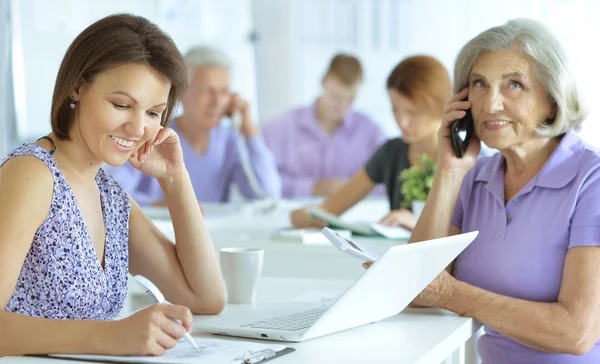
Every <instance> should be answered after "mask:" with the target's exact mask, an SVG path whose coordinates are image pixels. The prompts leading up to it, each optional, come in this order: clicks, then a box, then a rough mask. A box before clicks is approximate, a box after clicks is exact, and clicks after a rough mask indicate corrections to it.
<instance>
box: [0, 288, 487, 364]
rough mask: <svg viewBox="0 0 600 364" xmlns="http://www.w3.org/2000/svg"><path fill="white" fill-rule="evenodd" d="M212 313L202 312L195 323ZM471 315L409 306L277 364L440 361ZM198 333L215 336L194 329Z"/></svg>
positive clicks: (262, 294) (468, 327)
mask: <svg viewBox="0 0 600 364" xmlns="http://www.w3.org/2000/svg"><path fill="white" fill-rule="evenodd" d="M350 284H351V281H331V280H330V281H325V280H311V279H290V278H263V279H262V280H261V283H260V286H259V290H258V294H257V297H258V298H257V299H258V301H259V302H261V303H276V302H289V301H290V300H293V299H294V298H295V297H298V296H299V295H300V294H302V293H304V292H306V291H310V290H326V291H334V292H339V291H343V290H344V289H345V288H346V287H348V286H349V285H350ZM243 309H244V307H243V305H228V307H227V308H226V310H225V312H224V313H223V314H224V315H226V314H227V313H228V312H234V311H236V310H243ZM207 318H210V317H208V316H207V317H201V316H197V317H195V318H194V320H195V322H197V321H199V320H204V319H207ZM476 329H477V327H476V324H475V323H474V322H473V320H472V319H470V318H465V317H460V316H458V315H455V314H453V313H450V312H447V311H443V310H437V309H421V310H414V309H408V310H405V311H404V312H403V313H401V314H399V315H397V316H394V317H391V318H388V319H386V320H383V321H381V322H378V323H375V324H370V325H366V326H362V327H358V328H355V329H350V330H346V331H343V332H339V333H336V334H331V335H327V336H324V337H321V338H316V339H312V340H309V341H306V342H304V343H289V344H288V345H289V346H292V347H294V348H295V349H296V351H295V352H294V353H291V354H287V355H285V356H283V357H281V358H278V359H276V360H274V361H273V364H300V363H361V364H363V363H407V364H408V363H423V364H438V363H440V362H441V361H443V360H444V359H445V358H447V357H448V356H450V355H451V354H452V353H453V352H455V350H457V349H458V348H460V347H461V346H462V345H463V344H464V343H465V342H466V341H467V340H468V339H469V338H471V337H472V336H473V334H474V332H475V331H476ZM194 336H196V337H202V336H210V335H207V334H204V333H199V332H194ZM242 340H247V339H242ZM4 363H7V364H8V363H15V364H21V363H23V364H35V363H38V364H51V363H65V364H67V363H74V362H73V361H62V360H55V359H52V360H50V359H44V358H29V357H21V358H15V357H8V358H4V359H0V364H4Z"/></svg>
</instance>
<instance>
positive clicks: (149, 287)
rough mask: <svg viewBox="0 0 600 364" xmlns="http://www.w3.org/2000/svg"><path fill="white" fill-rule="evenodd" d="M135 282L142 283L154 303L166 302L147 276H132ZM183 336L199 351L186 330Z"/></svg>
mask: <svg viewBox="0 0 600 364" xmlns="http://www.w3.org/2000/svg"><path fill="white" fill-rule="evenodd" d="M133 278H134V279H135V280H136V282H138V283H139V284H141V285H142V287H144V291H145V292H146V295H147V296H148V297H149V298H150V299H151V300H152V302H154V303H159V304H164V303H166V300H165V296H164V295H163V294H162V292H160V290H159V289H158V287H156V286H155V285H154V283H152V282H150V280H148V279H147V278H145V277H143V276H140V275H137V276H135V277H133ZM173 321H175V322H177V323H179V324H181V322H179V321H178V320H173ZM183 338H184V339H185V340H186V341H187V342H188V343H189V344H190V345H192V346H193V347H194V349H196V351H200V348H199V347H198V345H197V344H196V341H194V338H193V337H192V335H190V333H189V332H186V333H185V334H184V335H183Z"/></svg>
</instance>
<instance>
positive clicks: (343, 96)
mask: <svg viewBox="0 0 600 364" xmlns="http://www.w3.org/2000/svg"><path fill="white" fill-rule="evenodd" d="M362 74H363V71H362V67H361V65H360V62H359V61H358V59H356V58H355V57H353V56H349V55H345V54H338V55H336V56H335V57H334V58H333V59H332V61H331V64H330V66H329V69H328V71H327V73H326V74H325V76H324V77H323V80H322V85H323V94H322V95H321V97H319V99H318V100H317V101H315V102H314V103H313V104H312V105H309V106H305V107H299V108H296V109H293V110H290V111H288V112H286V113H284V114H282V115H280V116H278V117H276V118H275V119H274V120H272V121H270V122H269V123H267V125H266V126H265V127H264V129H263V136H264V138H265V142H266V143H267V145H268V146H269V148H270V149H271V150H272V151H273V154H274V155H275V159H276V161H277V168H278V170H279V173H280V174H281V179H282V182H283V196H285V197H288V198H295V197H307V196H311V195H316V196H326V195H330V194H331V193H333V192H334V191H335V190H337V189H338V188H339V187H341V186H342V185H343V184H344V183H345V181H346V180H347V179H349V178H350V177H352V176H353V175H354V174H355V173H356V172H357V171H358V170H360V169H361V168H363V166H364V165H365V163H366V162H367V160H368V159H369V157H370V156H371V155H372V154H373V153H374V152H375V151H376V150H377V148H378V147H379V146H380V145H381V144H382V143H383V142H384V141H385V140H386V137H385V135H384V134H383V132H382V131H381V129H380V128H379V127H378V126H377V125H376V124H375V122H374V121H373V120H372V119H371V118H369V117H368V116H366V115H365V114H363V113H360V112H358V111H356V110H351V109H350V107H351V106H352V103H353V102H354V99H355V97H356V93H357V92H358V89H359V87H360V84H361V82H362V78H363V76H362Z"/></svg>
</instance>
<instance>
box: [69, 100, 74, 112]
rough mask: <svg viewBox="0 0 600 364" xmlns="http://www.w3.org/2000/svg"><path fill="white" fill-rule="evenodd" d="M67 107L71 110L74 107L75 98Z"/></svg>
mask: <svg viewBox="0 0 600 364" xmlns="http://www.w3.org/2000/svg"><path fill="white" fill-rule="evenodd" d="M69 107H70V108H71V110H73V109H75V100H73V101H71V103H70V104H69Z"/></svg>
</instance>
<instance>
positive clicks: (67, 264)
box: [0, 144, 131, 320]
mask: <svg viewBox="0 0 600 364" xmlns="http://www.w3.org/2000/svg"><path fill="white" fill-rule="evenodd" d="M25 155H27V156H34V157H37V158H39V159H41V160H42V161H43V162H44V163H46V165H47V166H48V168H49V169H50V171H51V172H52V175H53V177H54V193H53V196H52V204H51V205H50V211H49V213H48V217H47V218H46V221H44V223H43V224H42V225H41V226H40V227H39V229H38V230H37V231H36V233H35V236H34V238H33V243H32V244H31V248H30V249H29V252H28V253H27V256H26V258H25V262H24V263H23V267H22V268H21V273H20V274H19V278H18V280H17V284H16V286H15V291H14V292H13V295H12V297H11V298H10V300H9V301H8V304H7V305H6V307H5V311H9V312H16V313H20V314H23V315H28V316H38V317H45V318H52V319H90V320H112V319H114V318H115V316H116V315H117V314H118V313H119V311H120V310H121V308H122V307H123V303H124V302H125V298H126V296H127V272H128V267H129V262H128V240H129V212H130V210H131V206H130V203H129V199H128V197H127V194H126V193H125V192H124V191H123V190H122V189H121V187H120V186H119V184H118V183H117V182H116V181H115V180H114V179H113V178H112V177H111V176H110V175H109V174H108V173H106V172H104V170H102V169H100V171H99V172H98V174H97V175H96V184H97V185H98V189H99V191H100V196H101V201H102V209H103V214H104V226H105V230H106V247H105V257H104V268H102V266H101V265H100V261H99V260H98V257H97V255H96V251H95V248H94V245H93V243H92V239H91V237H90V235H89V233H88V230H87V227H86V225H85V222H84V220H83V216H82V214H81V211H80V210H79V206H78V205H77V201H76V200H75V196H74V194H73V192H72V190H71V187H70V186H69V184H68V183H67V181H66V180H65V178H64V176H63V174H62V172H61V171H60V169H59V168H58V165H57V164H56V163H55V162H54V159H53V158H52V156H51V155H50V153H49V152H48V151H47V150H46V149H44V148H42V147H41V146H39V145H36V144H23V145H21V146H20V147H18V148H17V149H16V150H15V151H13V152H12V153H11V154H9V155H8V157H7V158H6V159H5V160H2V161H1V162H0V166H1V165H2V164H4V162H6V161H7V160H8V159H11V158H14V157H17V156H25Z"/></svg>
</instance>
